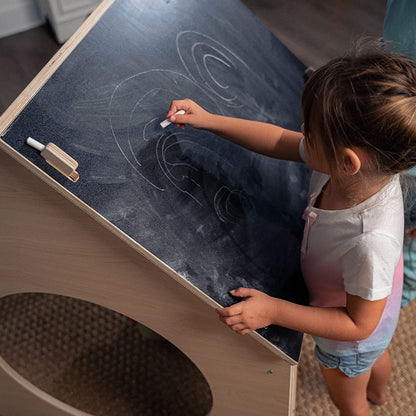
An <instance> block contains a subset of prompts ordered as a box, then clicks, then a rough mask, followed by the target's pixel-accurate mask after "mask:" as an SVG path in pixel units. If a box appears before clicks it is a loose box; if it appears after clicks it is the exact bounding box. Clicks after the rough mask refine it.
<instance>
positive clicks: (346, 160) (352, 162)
mask: <svg viewBox="0 0 416 416" xmlns="http://www.w3.org/2000/svg"><path fill="white" fill-rule="evenodd" d="M342 160H343V164H344V166H343V168H344V171H345V173H346V174H347V175H355V174H356V173H358V171H359V170H360V169H361V159H360V157H359V155H358V153H357V152H356V151H354V150H353V149H351V148H349V147H346V148H345V149H344V155H343V158H342Z"/></svg>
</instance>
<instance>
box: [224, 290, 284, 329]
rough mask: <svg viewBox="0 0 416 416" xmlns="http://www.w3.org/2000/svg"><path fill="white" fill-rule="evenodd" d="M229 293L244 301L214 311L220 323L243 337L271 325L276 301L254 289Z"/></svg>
mask: <svg viewBox="0 0 416 416" xmlns="http://www.w3.org/2000/svg"><path fill="white" fill-rule="evenodd" d="M230 293H231V294H232V295H233V296H237V297H242V298H244V300H243V301H242V302H239V303H236V304H235V305H232V306H229V307H228V308H219V309H217V310H216V311H217V313H218V315H219V318H220V321H221V322H223V323H224V324H225V325H228V326H229V327H230V328H231V329H232V330H233V331H235V332H237V333H238V334H240V335H245V334H248V333H249V332H252V331H254V330H256V329H258V328H264V327H266V326H268V325H270V324H272V323H273V322H272V321H273V316H274V314H275V311H276V307H277V304H278V301H279V300H278V299H276V298H273V297H271V296H269V295H266V294H265V293H263V292H260V291H258V290H256V289H248V288H243V287H240V288H239V289H236V290H231V291H230Z"/></svg>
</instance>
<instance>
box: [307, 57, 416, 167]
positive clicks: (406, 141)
mask: <svg viewBox="0 0 416 416" xmlns="http://www.w3.org/2000/svg"><path fill="white" fill-rule="evenodd" d="M302 110H303V115H304V129H305V137H306V139H308V135H310V133H311V124H312V126H313V132H314V134H318V135H319V140H320V141H321V143H322V145H323V148H324V149H325V150H324V152H325V155H324V157H325V158H326V160H328V161H331V170H332V171H333V173H335V172H336V171H337V167H338V166H341V165H340V163H338V162H339V160H338V157H339V155H340V154H341V152H340V151H339V150H340V149H342V148H345V147H349V148H353V147H356V148H361V149H363V150H364V151H365V152H366V154H367V155H368V157H369V158H370V161H371V162H372V166H373V167H374V169H376V170H375V172H378V173H380V174H387V175H389V174H394V173H397V172H401V171H403V170H406V169H409V168H410V167H412V166H414V165H416V64H415V62H413V61H412V60H411V59H409V58H407V57H404V56H401V55H398V54H392V53H388V52H384V51H379V50H376V51H372V52H365V53H359V54H355V55H349V56H344V57H341V58H338V59H334V60H332V61H330V62H329V63H328V64H326V65H324V66H323V67H321V68H320V69H318V70H317V71H316V72H315V73H314V74H313V75H312V76H311V78H310V79H309V80H308V82H307V83H306V85H305V88H304V91H303V95H302ZM312 145H313V143H312Z"/></svg>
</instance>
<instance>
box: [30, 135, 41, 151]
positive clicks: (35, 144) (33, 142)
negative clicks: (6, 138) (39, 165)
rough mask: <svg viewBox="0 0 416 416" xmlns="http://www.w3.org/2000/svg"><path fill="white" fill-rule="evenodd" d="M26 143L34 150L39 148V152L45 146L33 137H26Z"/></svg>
mask: <svg viewBox="0 0 416 416" xmlns="http://www.w3.org/2000/svg"><path fill="white" fill-rule="evenodd" d="M26 144H28V145H29V146H32V147H33V148H34V149H36V150H39V152H41V151H42V150H43V149H44V148H45V146H44V145H43V144H42V143H40V142H38V141H37V140H35V139H32V138H31V137H28V138H27V139H26Z"/></svg>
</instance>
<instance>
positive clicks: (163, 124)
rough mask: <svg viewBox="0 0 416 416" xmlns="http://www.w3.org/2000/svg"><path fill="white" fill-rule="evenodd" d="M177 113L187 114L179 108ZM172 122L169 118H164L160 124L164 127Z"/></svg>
mask: <svg viewBox="0 0 416 416" xmlns="http://www.w3.org/2000/svg"><path fill="white" fill-rule="evenodd" d="M175 114H181V115H183V114H185V110H179V111H177V112H176V113H175ZM171 123H172V122H171V121H170V120H169V119H166V120H163V121H162V122H161V123H160V125H161V126H162V127H163V128H165V127H167V126H169V124H171Z"/></svg>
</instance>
